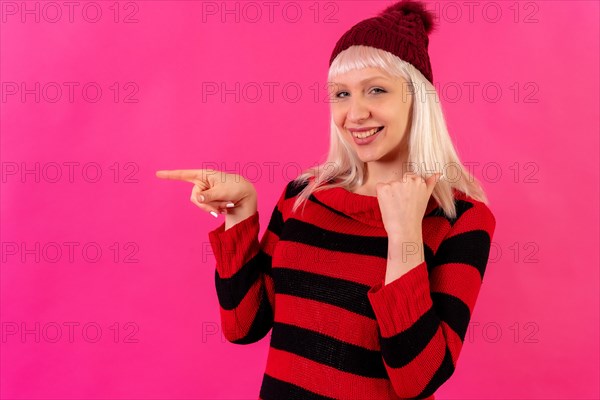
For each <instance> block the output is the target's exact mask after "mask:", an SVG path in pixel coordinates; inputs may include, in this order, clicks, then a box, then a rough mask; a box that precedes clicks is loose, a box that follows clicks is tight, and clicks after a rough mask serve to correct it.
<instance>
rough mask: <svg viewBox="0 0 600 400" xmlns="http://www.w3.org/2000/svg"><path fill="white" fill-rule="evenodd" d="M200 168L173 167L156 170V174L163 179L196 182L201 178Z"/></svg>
mask: <svg viewBox="0 0 600 400" xmlns="http://www.w3.org/2000/svg"><path fill="white" fill-rule="evenodd" d="M198 172H199V171H198V170H193V169H172V170H160V171H156V176H157V177H158V178H162V179H174V180H180V181H186V182H195V181H197V180H198V178H200V176H199V175H201V174H199V173H198Z"/></svg>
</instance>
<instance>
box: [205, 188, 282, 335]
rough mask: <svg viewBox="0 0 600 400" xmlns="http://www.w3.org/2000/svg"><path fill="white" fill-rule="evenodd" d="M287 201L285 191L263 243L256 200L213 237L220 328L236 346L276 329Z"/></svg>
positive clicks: (229, 217)
mask: <svg viewBox="0 0 600 400" xmlns="http://www.w3.org/2000/svg"><path fill="white" fill-rule="evenodd" d="M284 199H285V191H284V192H283V193H282V195H281V197H280V199H279V201H278V202H277V205H276V206H275V207H274V209H273V212H272V214H271V219H270V221H269V225H268V227H267V230H266V231H265V233H264V234H263V237H262V239H261V240H260V242H259V240H258V233H259V218H258V216H259V213H258V211H257V205H256V200H255V198H254V200H253V199H252V198H249V199H247V200H248V201H247V202H244V205H243V206H240V207H239V208H238V207H236V208H235V209H234V210H230V209H228V210H227V214H226V217H225V222H224V223H222V224H221V225H220V226H219V227H218V228H216V229H214V230H213V231H211V232H209V239H210V243H211V246H212V249H213V254H214V255H215V259H216V268H215V286H216V290H217V297H218V299H219V306H220V315H221V328H222V331H223V335H224V336H225V338H226V339H227V340H229V341H230V342H232V343H236V344H249V343H254V342H257V341H259V340H261V339H262V338H264V337H265V336H266V334H267V333H268V332H269V331H270V330H271V328H272V327H273V317H274V310H275V291H274V286H273V278H272V274H271V266H272V265H271V260H272V256H273V250H274V248H275V245H276V243H277V242H278V241H279V236H280V234H281V230H282V228H283V216H282V213H281V209H282V204H283V201H284Z"/></svg>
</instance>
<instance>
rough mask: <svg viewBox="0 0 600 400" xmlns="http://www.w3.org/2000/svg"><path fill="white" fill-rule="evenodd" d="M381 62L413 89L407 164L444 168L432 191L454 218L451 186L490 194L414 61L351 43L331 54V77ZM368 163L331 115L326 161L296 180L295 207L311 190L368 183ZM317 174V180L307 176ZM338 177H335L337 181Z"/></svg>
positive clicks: (430, 170)
mask: <svg viewBox="0 0 600 400" xmlns="http://www.w3.org/2000/svg"><path fill="white" fill-rule="evenodd" d="M368 67H374V68H380V69H381V70H383V71H385V72H387V73H388V74H389V75H391V76H393V77H402V78H404V79H405V80H406V81H407V82H408V86H409V87H410V88H411V94H412V99H413V100H412V107H413V110H412V116H413V117H412V122H411V127H410V134H409V138H408V166H409V167H411V168H410V169H411V170H412V166H416V167H417V170H416V171H414V170H413V172H415V173H417V174H419V175H421V176H423V177H424V178H425V177H426V176H425V172H427V173H433V172H434V171H438V172H443V173H444V179H442V180H439V181H438V183H437V184H436V186H435V188H434V191H433V193H432V196H433V197H434V199H435V200H436V201H437V203H438V204H439V205H440V207H441V208H442V209H443V211H444V214H445V215H446V216H447V217H448V218H451V219H454V218H456V207H455V203H454V195H453V189H457V190H460V191H462V192H464V193H465V194H466V195H468V196H470V197H472V198H473V199H475V200H478V201H481V202H483V203H486V204H487V203H488V200H487V197H486V195H485V193H484V191H483V188H482V186H481V184H480V183H479V181H478V180H477V179H476V178H475V177H474V176H472V175H471V174H470V173H469V172H468V171H467V169H466V168H465V167H464V166H463V164H462V163H461V161H460V160H459V157H458V154H457V151H456V149H455V148H454V145H453V143H452V139H451V138H450V135H449V133H448V128H447V127H446V121H445V119H444V114H443V111H442V106H441V103H440V101H439V97H438V94H437V91H436V89H435V87H434V86H433V85H432V84H431V83H430V82H429V81H428V80H427V79H426V78H425V77H424V76H423V74H421V72H420V71H419V70H418V69H416V68H415V67H413V66H412V65H411V64H409V63H407V62H405V61H403V60H401V59H400V58H398V57H397V56H395V55H394V54H392V53H389V52H387V51H384V50H380V49H377V48H374V47H370V46H351V47H349V48H348V49H346V50H344V51H342V52H341V53H339V54H338V55H337V57H336V58H335V59H334V60H333V63H332V64H331V67H330V68H329V73H328V81H331V80H332V79H333V78H335V77H336V76H338V75H339V74H343V73H346V72H348V71H351V70H355V69H362V68H368ZM365 172H366V165H365V163H364V162H363V161H361V160H360V159H359V158H358V155H357V154H356V152H355V151H354V150H353V148H352V146H351V145H350V144H349V143H348V142H346V140H345V139H344V138H343V137H342V135H341V133H340V132H339V130H338V129H337V126H336V125H335V123H334V121H333V116H332V117H331V132H330V146H329V153H328V155H327V159H326V161H325V162H323V163H322V164H319V165H317V166H314V167H311V168H309V169H307V170H304V172H302V173H301V174H300V175H298V176H297V177H296V178H295V179H294V180H293V183H295V184H297V185H304V184H306V183H307V182H308V184H306V187H304V189H302V190H301V191H300V192H299V193H298V196H297V199H296V201H295V203H294V206H293V208H292V211H296V210H297V209H298V207H300V206H301V205H306V202H307V200H308V198H309V197H310V196H311V194H312V193H314V192H316V191H319V190H325V189H328V188H333V187H343V188H345V189H347V190H350V191H352V190H353V189H354V188H356V187H359V186H361V185H362V184H363V183H364V178H365ZM311 177H313V178H314V180H311V181H310V182H309V179H310V178H311ZM333 181H335V182H333Z"/></svg>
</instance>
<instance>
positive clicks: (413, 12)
mask: <svg viewBox="0 0 600 400" xmlns="http://www.w3.org/2000/svg"><path fill="white" fill-rule="evenodd" d="M434 17H435V15H434V14H433V12H431V11H429V10H426V9H425V4H424V3H422V2H420V1H416V0H403V1H400V2H398V3H395V4H392V5H391V6H389V7H387V8H386V9H385V10H383V11H382V12H380V13H379V15H378V16H376V17H373V18H369V19H365V20H363V21H360V22H359V23H357V24H356V25H354V26H353V27H352V28H350V30H348V31H347V32H346V33H344V35H342V37H341V38H340V40H338V42H337V44H336V45H335V48H334V49H333V53H331V58H330V59H329V65H330V66H331V63H332V62H333V60H334V59H335V57H336V56H337V55H338V54H339V53H341V52H342V51H344V50H346V49H347V48H348V47H350V46H352V45H363V46H371V47H376V48H378V49H382V50H386V51H388V52H390V53H392V54H395V55H396V56H398V57H399V58H400V59H402V60H404V61H406V62H409V63H410V64H412V65H413V66H414V67H415V68H417V69H418V70H419V71H421V73H422V74H423V75H424V76H425V78H427V79H428V80H429V82H431V83H433V73H432V72H431V63H430V62H429V54H428V52H427V48H428V46H429V37H428V35H429V33H431V32H432V31H433V30H434V28H435V26H434V25H435V24H434Z"/></svg>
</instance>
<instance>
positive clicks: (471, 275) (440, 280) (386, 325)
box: [368, 200, 496, 398]
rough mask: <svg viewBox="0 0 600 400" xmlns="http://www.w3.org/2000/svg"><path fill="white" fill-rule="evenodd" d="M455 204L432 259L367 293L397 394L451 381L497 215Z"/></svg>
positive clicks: (422, 392)
mask: <svg viewBox="0 0 600 400" xmlns="http://www.w3.org/2000/svg"><path fill="white" fill-rule="evenodd" d="M458 205H459V207H464V209H462V210H459V215H458V218H457V219H456V220H454V221H453V224H452V226H451V228H450V230H449V231H448V234H447V235H446V236H445V237H444V239H443V240H442V242H441V243H440V245H439V246H438V248H437V251H436V252H435V256H433V258H432V259H433V262H432V261H429V263H428V262H427V261H428V260H426V261H423V262H421V263H419V264H418V265H416V266H415V267H414V268H412V269H410V270H408V272H405V273H403V274H402V275H401V276H400V277H399V278H397V279H394V280H392V281H391V282H389V283H388V284H385V281H382V282H380V283H378V284H377V285H375V286H373V287H372V288H371V289H370V290H369V292H368V298H369V301H370V303H371V306H372V308H373V311H374V313H375V317H376V319H377V323H378V326H379V336H380V344H381V353H382V357H383V361H384V364H385V368H386V370H387V372H388V375H389V377H390V380H391V382H392V385H393V387H394V390H395V391H396V393H397V394H398V396H400V397H402V398H426V397H428V396H431V395H432V394H434V393H435V391H436V390H437V389H438V388H439V387H440V386H441V385H442V384H443V383H444V382H446V381H447V380H448V379H449V378H450V376H451V375H452V373H453V372H454V370H455V369H456V363H457V360H458V357H459V354H460V351H461V349H462V345H463V342H464V338H465V335H466V332H467V328H468V325H469V321H470V319H471V315H472V313H473V309H474V307H475V302H476V300H477V296H478V294H479V289H480V287H481V284H482V281H483V275H484V272H485V269H486V265H487V262H488V257H489V253H490V247H491V241H492V237H493V234H494V230H495V227H496V220H495V218H494V215H493V214H492V212H491V211H490V209H489V208H488V207H487V206H486V205H485V203H482V202H478V201H475V202H466V201H464V200H461V201H460V202H458ZM459 207H457V208H459ZM461 212H462V213H461ZM430 253H431V252H430ZM430 264H432V265H430Z"/></svg>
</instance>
